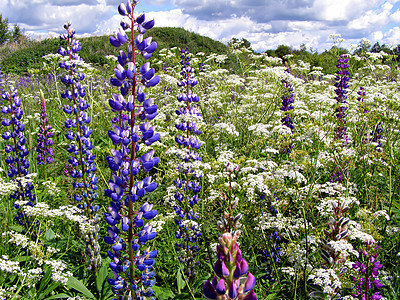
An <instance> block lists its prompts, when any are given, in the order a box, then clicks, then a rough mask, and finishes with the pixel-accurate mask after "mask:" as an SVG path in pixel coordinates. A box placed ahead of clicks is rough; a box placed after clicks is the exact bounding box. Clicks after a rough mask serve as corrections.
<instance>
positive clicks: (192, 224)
mask: <svg viewBox="0 0 400 300" xmlns="http://www.w3.org/2000/svg"><path fill="white" fill-rule="evenodd" d="M182 225H183V226H184V227H187V228H197V229H198V230H201V225H202V224H199V223H197V222H196V221H194V220H183V221H182Z"/></svg>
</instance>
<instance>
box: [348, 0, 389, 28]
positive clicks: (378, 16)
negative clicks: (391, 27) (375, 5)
mask: <svg viewBox="0 0 400 300" xmlns="http://www.w3.org/2000/svg"><path fill="white" fill-rule="evenodd" d="M392 7H393V6H392V5H391V4H389V3H385V4H384V5H383V7H382V10H381V11H380V12H379V11H377V10H369V11H367V12H366V13H365V14H363V15H362V16H361V17H359V18H357V19H354V20H352V21H351V22H350V23H349V24H348V26H347V27H348V28H349V29H355V30H360V29H367V28H373V27H375V28H376V26H383V25H386V24H387V23H388V20H389V16H390V10H391V9H392Z"/></svg>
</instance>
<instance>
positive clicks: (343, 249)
mask: <svg viewBox="0 0 400 300" xmlns="http://www.w3.org/2000/svg"><path fill="white" fill-rule="evenodd" d="M326 245H327V246H328V247H329V248H331V249H332V250H334V251H335V252H339V253H340V256H341V258H347V257H349V256H350V254H353V255H355V256H357V257H358V256H359V253H358V251H356V250H355V249H354V248H353V246H352V245H351V244H350V243H349V242H348V241H346V240H344V239H341V240H339V241H329V242H328V243H327V244H326Z"/></svg>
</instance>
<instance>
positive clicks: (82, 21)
mask: <svg viewBox="0 0 400 300" xmlns="http://www.w3.org/2000/svg"><path fill="white" fill-rule="evenodd" d="M121 1H123V0H0V11H1V12H3V17H8V18H9V22H10V23H18V24H20V25H21V27H23V28H24V29H25V30H26V32H27V33H29V34H32V36H33V35H34V34H36V35H37V34H38V33H39V34H41V35H42V36H46V34H47V33H48V32H52V33H54V32H59V33H62V32H63V24H64V22H66V21H71V22H72V24H73V26H74V27H75V28H76V30H77V33H78V34H81V35H82V34H96V35H99V34H111V33H112V32H113V31H115V30H117V29H118V26H119V22H120V20H121V17H120V16H119V15H118V13H117V5H118V4H119V3H120V2H121ZM124 1H125V0H124ZM399 1H400V0H368V1H366V0H341V1H333V0H332V1H328V0H268V1H266V0H142V3H139V5H138V10H139V11H142V9H143V6H144V7H145V9H146V11H149V12H146V15H147V16H148V17H154V19H155V21H156V26H163V27H168V26H170V27H183V28H186V29H188V30H191V31H193V32H196V33H199V34H201V35H205V36H208V37H210V38H213V39H216V40H219V41H222V42H228V41H229V40H230V39H231V38H232V37H238V38H246V39H247V40H249V41H250V42H251V43H252V47H253V49H256V50H258V51H265V50H267V49H273V48H276V47H277V46H278V45H279V44H285V45H289V46H292V47H294V48H298V47H299V46H300V44H303V43H304V44H306V46H307V47H308V48H310V47H313V48H314V49H318V51H323V50H324V49H327V48H328V49H329V48H330V47H331V46H332V42H331V41H329V39H328V37H329V35H330V34H331V33H334V32H337V33H340V34H342V36H343V38H344V39H345V41H344V43H343V46H344V47H348V46H350V44H352V43H355V44H357V43H358V42H359V41H360V40H361V38H363V37H366V38H368V39H370V40H371V41H372V43H374V42H375V41H376V40H378V41H380V42H381V41H387V42H388V41H390V42H391V43H392V42H394V43H396V42H397V43H398V42H399V40H400V39H399V28H398V27H394V28H393V29H391V30H390V31H387V32H385V28H390V27H393V26H395V24H394V23H400V9H397V10H395V8H394V7H397V6H394V4H395V3H396V2H399ZM141 4H143V5H142V6H141ZM171 7H172V8H171ZM173 7H176V8H175V9H174V8H173ZM392 10H393V11H392ZM391 22H392V23H391ZM396 38H397V40H396Z"/></svg>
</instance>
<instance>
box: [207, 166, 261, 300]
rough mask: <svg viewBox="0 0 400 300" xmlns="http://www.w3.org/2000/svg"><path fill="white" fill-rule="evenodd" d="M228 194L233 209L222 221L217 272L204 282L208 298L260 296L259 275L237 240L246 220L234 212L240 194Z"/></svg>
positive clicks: (249, 299) (237, 299)
mask: <svg viewBox="0 0 400 300" xmlns="http://www.w3.org/2000/svg"><path fill="white" fill-rule="evenodd" d="M228 170H229V166H228ZM229 171H230V173H231V172H232V170H229ZM224 198H225V200H229V212H224V213H223V215H222V216H221V220H220V221H218V230H219V231H220V232H221V234H220V235H219V237H218V242H219V245H217V261H216V262H215V264H214V272H215V276H214V277H213V279H212V281H209V280H207V281H205V282H204V285H203V295H204V297H206V298H207V299H218V300H222V299H224V300H233V299H234V300H256V299H257V296H256V294H255V293H254V291H253V288H254V286H255V283H256V278H255V277H254V275H253V274H251V273H250V272H249V265H248V263H247V261H246V260H245V259H244V258H243V257H242V251H241V250H240V248H239V245H238V243H237V240H238V238H239V237H240V234H241V232H240V230H239V229H240V228H241V226H242V224H241V223H240V222H239V221H240V219H241V218H242V215H241V214H240V213H239V214H238V215H236V216H235V215H234V214H233V213H232V212H233V210H234V209H235V207H236V206H237V205H238V198H236V199H235V200H234V201H232V200H231V196H229V197H226V196H225V195H224Z"/></svg>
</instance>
